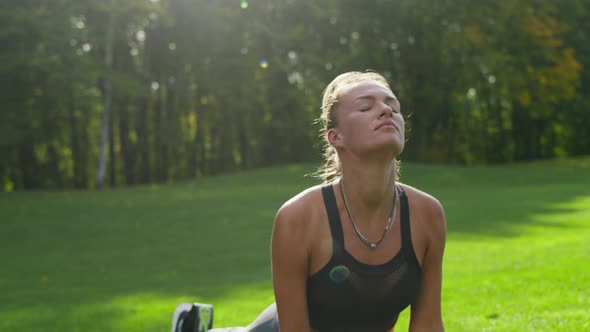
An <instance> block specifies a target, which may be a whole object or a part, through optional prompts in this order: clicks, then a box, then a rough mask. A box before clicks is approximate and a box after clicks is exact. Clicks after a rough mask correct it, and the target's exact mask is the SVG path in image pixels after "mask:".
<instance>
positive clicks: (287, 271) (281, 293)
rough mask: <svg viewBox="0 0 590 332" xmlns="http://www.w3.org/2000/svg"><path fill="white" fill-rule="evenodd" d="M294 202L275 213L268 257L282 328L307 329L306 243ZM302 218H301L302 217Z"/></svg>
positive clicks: (298, 330)
mask: <svg viewBox="0 0 590 332" xmlns="http://www.w3.org/2000/svg"><path fill="white" fill-rule="evenodd" d="M299 210H300V209H298V207H297V206H294V205H286V206H283V207H282V208H281V209H280V210H279V212H278V213H277V216H276V217H275V224H274V228H273V234H272V243H271V257H272V276H273V288H274V293H275V300H276V303H277V311H278V315H279V323H280V330H281V332H290V331H296V332H301V331H309V330H310V326H309V318H308V311H307V310H308V309H307V274H308V257H309V249H308V248H309V246H308V245H307V236H306V235H307V234H306V233H307V232H306V227H305V220H304V218H301V213H300V212H299ZM302 219H303V220H302Z"/></svg>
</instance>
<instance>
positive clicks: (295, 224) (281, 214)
mask: <svg viewBox="0 0 590 332" xmlns="http://www.w3.org/2000/svg"><path fill="white" fill-rule="evenodd" d="M321 187H322V185H317V186H313V187H310V188H308V189H306V190H304V191H302V192H300V193H299V194H297V195H295V196H294V197H292V198H291V199H289V200H288V201H287V202H285V203H284V204H283V205H282V206H281V207H280V208H279V210H278V211H277V214H276V216H275V228H276V227H280V228H286V229H288V230H289V231H297V232H301V231H306V230H307V229H308V228H309V226H310V222H311V221H313V220H314V219H315V218H314V215H315V213H317V210H318V206H319V204H321V202H322V191H321ZM322 206H323V205H322ZM293 235H295V234H293Z"/></svg>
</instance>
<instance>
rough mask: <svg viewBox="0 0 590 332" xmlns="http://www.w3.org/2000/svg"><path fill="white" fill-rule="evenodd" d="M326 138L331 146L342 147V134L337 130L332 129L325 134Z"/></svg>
mask: <svg viewBox="0 0 590 332" xmlns="http://www.w3.org/2000/svg"><path fill="white" fill-rule="evenodd" d="M326 134H327V136H328V142H329V143H330V145H331V146H333V147H335V148H338V147H341V146H342V133H341V132H340V130H339V129H338V128H332V129H330V130H328V132H327V133H326Z"/></svg>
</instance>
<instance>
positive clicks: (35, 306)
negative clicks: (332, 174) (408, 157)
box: [0, 158, 590, 332]
mask: <svg viewBox="0 0 590 332" xmlns="http://www.w3.org/2000/svg"><path fill="white" fill-rule="evenodd" d="M312 170H313V165H294V166H288V167H280V168H270V169H263V170H257V171H251V172H245V173H241V174H235V175H225V176H216V177H208V178H201V179H198V180H194V181H187V182H183V183H177V184H171V185H162V186H144V187H139V188H133V189H117V190H104V191H67V192H17V193H2V194H0V262H1V263H2V265H1V269H0V331H7V332H18V331H23V332H25V331H26V332H28V331H49V332H52V331H56V332H57V331H60V332H63V331H85V332H87V331H142V332H144V331H154V332H155V331H168V330H169V329H170V320H171V315H172V311H173V310H174V308H175V306H176V305H177V304H178V303H180V302H185V301H196V302H207V303H212V304H213V305H214V306H215V310H216V311H215V315H216V316H215V326H217V327H221V326H231V325H246V324H248V323H249V322H250V321H251V320H253V319H254V318H255V317H256V315H257V314H258V313H259V312H260V311H261V310H262V309H264V308H265V307H266V306H267V305H268V304H270V303H271V302H272V301H273V295H272V288H271V275H270V266H269V240H270V232H271V227H272V222H273V217H274V214H275V211H276V210H277V209H278V208H279V207H280V205H281V204H282V203H283V202H284V201H285V200H286V199H288V198H290V197H291V196H293V195H294V194H296V193H298V192H299V191H300V190H302V189H304V188H305V187H307V186H310V185H313V184H314V183H316V181H315V180H314V179H312V178H310V177H303V175H304V174H306V173H309V172H311V171H312ZM402 180H403V182H406V183H408V184H410V185H413V186H415V187H417V188H420V189H423V190H425V191H427V192H429V193H431V194H433V195H435V196H436V197H437V198H438V199H439V200H440V201H441V202H442V204H443V206H444V207H445V211H446V216H447V225H448V241H447V250H446V254H445V265H444V285H443V314H444V320H445V325H446V328H447V331H469V332H471V331H588V330H590V309H589V308H590V258H589V256H590V243H589V242H590V159H588V158H586V159H578V160H568V161H565V162H539V163H529V164H522V165H510V166H501V167H477V168H462V167H451V166H430V165H419V164H404V165H403V169H402ZM407 324H408V313H407V311H406V312H404V314H402V317H401V319H400V322H399V323H398V326H397V329H396V331H398V332H399V331H406V330H407V328H406V326H407Z"/></svg>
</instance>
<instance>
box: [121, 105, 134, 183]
mask: <svg viewBox="0 0 590 332" xmlns="http://www.w3.org/2000/svg"><path fill="white" fill-rule="evenodd" d="M128 108H129V102H128V100H127V99H126V100H125V102H124V103H123V104H122V105H121V109H120V110H119V142H120V144H121V155H122V156H123V174H124V176H125V183H126V184H127V185H128V186H131V185H133V184H134V183H135V181H134V173H133V170H134V168H135V153H133V152H132V151H131V142H130V140H129V109H128Z"/></svg>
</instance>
